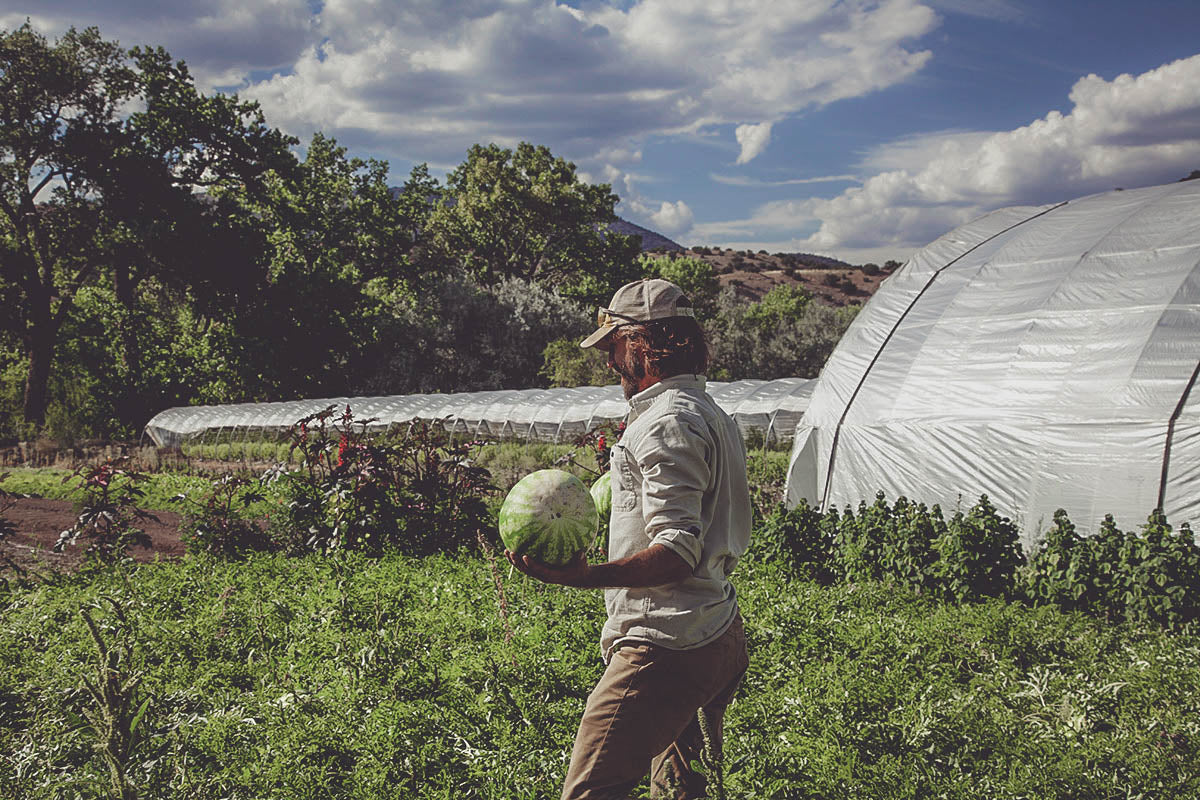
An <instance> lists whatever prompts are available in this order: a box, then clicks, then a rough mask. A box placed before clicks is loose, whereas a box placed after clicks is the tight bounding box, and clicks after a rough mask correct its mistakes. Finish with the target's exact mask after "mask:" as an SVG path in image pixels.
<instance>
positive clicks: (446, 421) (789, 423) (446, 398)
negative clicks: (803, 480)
mask: <svg viewBox="0 0 1200 800" xmlns="http://www.w3.org/2000/svg"><path fill="white" fill-rule="evenodd" d="M815 384H816V381H814V380H807V379H804V378H781V379H779V380H774V381H750V380H748V381H734V382H732V383H719V382H712V383H709V384H708V390H709V392H710V393H711V394H712V396H713V398H714V399H715V400H716V401H717V403H718V404H719V405H720V406H721V407H722V408H724V409H725V411H726V412H727V413H729V414H730V416H732V417H733V418H734V420H736V421H737V423H738V426H739V428H740V429H741V430H742V432H743V435H747V436H749V435H751V434H754V435H755V437H756V438H757V437H761V441H762V442H764V443H785V442H787V441H789V440H790V438H791V435H792V432H793V431H794V430H795V428H796V422H797V421H798V420H799V419H800V416H801V415H802V414H803V413H804V409H805V407H806V406H807V405H808V398H809V395H810V394H811V393H812V389H813V387H814V385H815ZM330 405H337V406H339V407H344V406H346V405H349V406H350V408H351V410H352V411H353V412H354V415H355V417H356V418H358V419H369V418H372V417H374V418H377V421H376V422H375V423H374V426H375V427H377V428H387V427H390V426H392V425H397V424H407V423H411V422H415V421H418V420H420V421H424V422H429V423H436V424H440V425H441V426H442V427H443V428H445V430H446V431H448V432H450V433H452V434H454V435H456V436H469V437H489V438H509V439H526V440H536V441H545V442H566V441H571V440H572V439H573V438H575V437H576V436H579V435H580V434H583V433H586V432H588V431H590V430H594V429H595V428H597V427H599V426H601V425H604V424H610V423H616V422H618V421H620V420H622V419H624V418H625V414H626V412H627V411H628V410H629V406H628V404H627V403H626V402H625V396H624V395H623V394H622V392H621V387H620V386H581V387H578V388H574V389H501V390H496V391H489V392H460V393H456V394H424V395H392V396H387V397H330V398H323V399H318V400H295V401H289V402H280V403H246V404H239V405H222V406H182V407H177V408H169V409H167V410H166V411H162V412H160V413H159V414H157V415H155V417H154V418H153V419H151V420H150V422H148V423H147V424H146V428H145V433H146V435H147V436H149V437H150V439H151V440H152V441H153V442H154V443H155V444H156V445H158V446H159V447H179V446H180V445H182V444H183V443H184V442H187V441H191V440H195V439H215V440H218V441H238V440H247V439H262V438H275V437H280V436H282V435H283V434H284V432H286V431H287V429H288V428H289V427H290V426H291V425H292V424H293V423H295V422H296V421H297V420H298V419H300V418H302V417H304V416H306V415H308V414H312V413H315V412H317V411H320V410H322V409H324V408H326V407H328V406H330Z"/></svg>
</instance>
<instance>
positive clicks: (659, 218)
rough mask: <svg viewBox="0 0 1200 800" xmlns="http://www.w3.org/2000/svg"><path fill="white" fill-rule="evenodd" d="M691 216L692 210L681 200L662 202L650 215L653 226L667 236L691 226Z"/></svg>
mask: <svg viewBox="0 0 1200 800" xmlns="http://www.w3.org/2000/svg"><path fill="white" fill-rule="evenodd" d="M693 218H694V217H693V215H692V210H691V209H690V208H688V204H687V203H685V202H683V201H682V200H680V201H678V202H675V203H666V202H664V203H663V204H662V205H661V206H659V209H658V211H655V212H654V213H652V214H651V215H650V221H651V222H652V223H653V224H654V227H655V228H656V229H657V230H659V231H661V232H663V233H664V234H666V235H667V236H675V235H676V234H679V233H683V232H684V231H686V230H688V229H689V228H691V227H692V220H693Z"/></svg>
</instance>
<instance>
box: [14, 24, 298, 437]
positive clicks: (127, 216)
mask: <svg viewBox="0 0 1200 800" xmlns="http://www.w3.org/2000/svg"><path fill="white" fill-rule="evenodd" d="M0 95H2V96H3V97H5V98H6V100H7V101H8V102H5V104H4V105H3V107H2V112H0V114H2V117H3V118H2V119H0V163H2V164H3V165H4V166H3V168H0V199H2V201H3V202H0V248H2V249H3V251H4V254H5V257H4V258H2V259H0V298H2V299H3V300H4V302H5V306H6V307H15V308H20V309H21V311H22V313H21V314H19V315H16V316H12V317H11V318H8V317H6V319H5V322H4V327H3V330H0V333H6V334H10V335H12V336H14V337H15V338H16V339H18V340H19V341H20V342H21V343H22V348H21V357H22V361H24V363H25V369H26V378H25V391H24V397H23V412H22V417H23V422H24V423H26V424H31V425H33V426H34V427H36V428H40V427H41V426H42V425H43V423H44V422H45V421H46V412H47V404H48V392H49V390H50V385H51V383H50V382H51V376H52V374H53V373H54V372H55V364H56V349H57V348H58V346H59V344H60V342H61V341H62V337H63V335H64V333H65V331H64V326H65V325H67V323H68V320H69V318H70V317H71V316H72V314H73V312H74V304H75V302H76V299H77V296H78V294H79V292H80V291H81V290H84V289H85V288H88V287H93V286H97V285H109V286H111V287H112V291H113V293H114V295H115V298H116V300H117V302H118V303H119V304H121V306H123V315H122V319H121V320H120V324H119V325H117V326H116V327H114V328H112V329H110V330H109V331H108V338H109V339H111V340H112V347H113V348H114V349H115V350H116V351H118V352H119V353H120V356H121V358H122V359H123V361H124V362H125V363H126V366H128V368H129V371H130V374H134V375H136V374H137V373H138V366H139V364H140V360H141V351H140V350H139V348H138V347H137V344H138V332H139V328H140V321H139V320H138V319H137V316H138V315H137V313H136V307H137V298H138V295H139V293H140V292H141V291H143V284H144V283H145V282H147V281H151V282H153V283H156V284H157V285H158V287H159V288H163V287H172V288H175V289H179V288H181V287H185V286H192V287H193V288H194V287H195V286H196V285H199V284H201V283H204V281H205V280H207V279H208V278H203V277H199V276H210V277H211V276H215V275H218V274H225V271H229V272H232V273H233V274H235V275H236V274H237V273H238V272H239V270H238V266H241V263H240V260H239V259H238V258H231V257H230V255H231V254H233V253H236V252H240V251H241V247H240V245H241V244H242V242H241V241H240V239H239V237H238V235H237V232H236V226H232V227H231V225H230V224H228V223H229V220H231V219H236V218H237V216H236V215H233V214H224V213H221V211H223V210H227V209H222V207H221V203H220V202H219V201H218V202H216V203H209V202H206V199H205V197H219V195H220V192H219V190H220V188H221V187H222V186H231V185H236V186H238V187H242V190H243V191H247V192H253V191H254V189H255V187H256V186H258V185H259V182H260V178H261V177H262V176H263V175H264V174H265V173H268V172H272V171H286V170H287V169H288V167H289V166H290V164H291V163H292V162H294V159H293V157H292V156H291V154H290V153H289V152H288V147H289V145H290V144H292V143H294V140H293V139H291V138H289V137H287V136H285V135H284V134H282V133H280V132H279V131H276V130H272V129H269V128H267V126H266V125H265V123H264V121H263V118H262V115H261V113H260V112H259V110H258V107H257V106H256V105H254V104H253V103H244V102H241V101H239V100H237V98H231V97H226V96H223V95H214V96H205V95H203V94H201V93H199V92H198V91H197V90H196V89H195V86H194V83H193V81H192V78H191V76H190V74H189V73H188V71H187V68H186V67H185V66H184V65H183V64H182V63H180V62H173V61H172V60H171V58H170V56H169V55H168V54H167V53H166V52H165V51H163V50H161V49H140V48H135V49H134V50H131V51H128V52H126V51H124V50H122V49H121V48H120V47H119V46H118V45H117V44H116V43H115V42H107V41H104V40H103V39H101V37H100V34H99V32H98V31H97V30H96V29H94V28H89V29H87V30H85V31H83V32H78V31H76V30H74V29H71V30H68V31H67V32H66V33H65V34H63V36H62V37H61V38H60V39H59V40H58V41H57V42H55V43H53V44H50V43H48V42H47V41H46V39H45V37H43V36H41V35H40V34H38V33H37V32H35V31H34V30H33V29H32V27H31V26H30V24H29V23H26V24H25V25H23V26H21V27H20V28H18V29H16V30H13V31H0ZM130 107H133V108H134V109H135V110H133V111H132V112H130V111H129V109H130ZM199 190H206V194H205V197H202V196H201V192H200V191H199ZM35 209H36V213H35ZM214 211H215V212H216V213H214ZM81 363H86V362H81ZM136 389H137V387H136V386H134V387H129V389H128V391H127V392H126V394H125V396H124V398H123V399H125V400H128V401H129V402H131V403H133V404H134V405H135V407H136V404H137V403H138V394H137V391H136ZM118 407H121V406H120V405H118ZM138 416H141V415H140V414H139V415H138Z"/></svg>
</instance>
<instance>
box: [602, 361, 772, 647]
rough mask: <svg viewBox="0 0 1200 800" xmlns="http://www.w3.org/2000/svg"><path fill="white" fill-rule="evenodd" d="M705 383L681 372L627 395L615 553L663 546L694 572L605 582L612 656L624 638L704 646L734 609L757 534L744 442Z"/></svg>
mask: <svg viewBox="0 0 1200 800" xmlns="http://www.w3.org/2000/svg"><path fill="white" fill-rule="evenodd" d="M704 387H705V379H704V377H703V376H699V375H690V374H689V375H676V376H673V377H671V378H666V379H664V380H662V381H659V382H658V383H656V384H654V385H653V386H651V387H649V388H648V389H646V390H644V391H642V392H639V393H638V394H636V395H634V396H633V397H632V398H630V401H629V405H630V411H629V416H628V418H627V427H626V429H625V434H624V436H623V437H622V438H621V441H620V442H618V443H617V444H616V445H614V446H613V448H612V461H611V466H610V468H611V470H612V473H613V477H612V492H613V494H612V516H611V517H610V520H609V540H608V557H609V560H610V561H615V560H617V559H620V558H624V557H626V556H630V555H633V554H634V553H637V552H640V551H642V550H645V549H646V548H647V547H650V546H651V545H654V544H661V545H663V546H665V547H667V548H669V549H670V550H672V551H673V552H675V553H676V554H677V555H679V556H680V557H681V558H682V559H683V560H684V561H686V562H687V563H688V565H690V566H691V567H692V574H691V575H690V576H688V577H687V578H685V579H683V580H681V581H678V582H676V583H670V584H666V585H663V586H654V587H650V588H643V589H608V590H606V591H605V593H604V601H605V607H606V609H607V611H608V621H607V622H606V623H605V625H604V629H603V631H602V632H601V637H600V648H601V652H602V653H603V655H604V659H605V661H607V660H608V659H609V657H610V656H611V654H612V651H613V648H614V647H616V646H617V645H618V644H619V643H620V642H622V641H623V640H626V639H636V640H643V641H649V642H652V643H654V644H657V645H661V646H663V647H667V648H670V649H674V650H689V649H692V648H695V647H701V646H703V645H705V644H708V643H709V642H711V641H713V640H714V639H716V638H717V637H719V636H720V635H721V634H722V633H724V632H725V630H726V628H728V627H729V625H730V623H731V622H732V621H733V618H734V616H735V615H736V614H737V596H736V593H735V591H734V588H733V584H732V583H730V581H729V576H730V574H731V573H732V572H733V568H734V566H735V565H736V564H737V562H738V559H739V558H740V557H741V555H742V554H743V553H744V552H745V551H746V547H747V545H748V544H749V541H750V522H751V512H750V490H749V487H748V485H747V481H746V448H745V445H744V444H743V442H742V437H741V434H740V433H739V431H738V428H737V425H736V423H734V421H733V420H732V419H731V418H730V417H729V415H728V414H726V413H725V412H724V411H723V410H721V408H720V407H719V406H718V405H717V404H716V402H715V401H714V400H713V399H712V397H710V396H709V395H708V393H707V392H706V391H705V389H704Z"/></svg>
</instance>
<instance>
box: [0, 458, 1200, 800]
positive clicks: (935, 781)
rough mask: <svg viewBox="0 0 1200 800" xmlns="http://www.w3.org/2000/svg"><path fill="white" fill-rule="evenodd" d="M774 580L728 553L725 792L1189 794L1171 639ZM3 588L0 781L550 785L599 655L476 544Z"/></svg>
mask: <svg viewBox="0 0 1200 800" xmlns="http://www.w3.org/2000/svg"><path fill="white" fill-rule="evenodd" d="M547 457H554V454H553V453H543V452H538V453H531V452H525V451H522V450H521V449H520V448H513V449H510V450H507V451H504V452H502V453H500V454H493V455H491V456H489V457H488V458H490V462H489V463H490V464H491V465H492V466H493V467H495V468H496V471H497V474H500V473H502V472H503V470H504V469H508V470H510V471H511V472H512V473H513V474H517V473H519V472H520V471H521V470H527V469H528V468H529V467H530V465H531V464H536V463H537V462H539V461H541V460H542V459H545V458H547ZM768 461H770V459H768ZM759 470H760V472H761V473H770V472H772V471H773V470H772V469H771V464H770V463H767V464H763V465H760V466H759ZM24 477H25V479H26V480H28V481H29V482H30V483H29V484H27V485H37V484H38V483H39V482H40V483H41V484H44V485H48V484H50V483H52V482H53V481H57V482H58V483H59V484H61V478H59V477H58V476H50V477H47V476H46V475H45V474H43V476H42V477H40V478H39V477H36V476H29V475H26V476H24ZM51 479H52V480H51ZM10 480H11V479H10ZM163 480H169V481H178V480H180V478H179V477H178V476H171V477H170V478H169V479H163ZM6 486H8V487H9V488H11V486H9V485H8V484H6ZM155 491H156V490H155ZM148 493H149V492H148ZM162 494H165V492H164V493H162ZM156 496H158V495H156ZM167 501H169V497H168V498H167ZM167 501H164V502H167ZM789 574H790V573H788V572H786V571H784V570H782V569H780V568H779V565H777V564H776V563H774V562H773V561H771V560H770V559H768V558H764V557H761V556H760V555H758V554H756V553H755V552H754V551H752V552H751V553H750V554H749V555H748V558H747V559H745V560H744V561H743V562H742V563H741V564H740V565H739V567H738V570H737V573H736V574H735V578H734V580H735V583H736V585H737V588H738V591H739V597H740V603H741V606H742V610H743V614H744V616H745V618H746V624H747V633H748V641H749V647H750V651H751V667H750V672H749V674H748V675H747V678H746V681H745V684H744V685H743V687H742V689H741V692H740V694H739V695H738V698H737V700H736V701H735V702H734V704H733V706H732V707H731V709H730V713H729V717H728V720H727V745H726V753H725V759H724V765H723V769H722V773H723V776H724V786H725V791H726V794H727V796H728V797H731V798H841V797H847V798H848V797H853V798H928V797H948V798H972V800H975V799H976V798H1133V797H1144V798H1151V797H1154V798H1188V797H1195V796H1197V795H1198V794H1200V637H1198V636H1196V635H1194V634H1193V633H1168V632H1164V631H1163V630H1160V629H1159V628H1157V627H1155V626H1151V625H1136V624H1131V623H1122V624H1112V623H1108V622H1105V621H1103V620H1100V619H1096V618H1094V617H1092V616H1088V615H1085V614H1083V613H1078V612H1071V613H1067V612H1063V611H1060V610H1058V609H1056V608H1054V607H1052V606H1043V607H1037V608H1030V607H1028V606H1027V605H1023V604H1020V603H1015V602H1005V601H1002V600H995V599H992V600H986V601H983V602H977V603H966V604H953V603H948V602H943V601H940V600H937V599H934V598H933V597H932V596H930V595H929V594H928V593H918V592H916V591H913V590H912V589H911V588H908V587H906V586H904V585H901V584H899V583H894V582H889V581H886V580H884V581H856V582H849V583H835V584H833V585H828V586H822V585H818V584H816V583H813V582H809V581H804V580H797V579H795V578H792V577H788V576H789ZM497 578H498V579H499V582H500V584H501V586H502V587H503V593H504V594H503V607H504V609H505V611H504V613H503V614H502V612H501V608H502V603H501V600H500V598H499V597H498V594H497V589H496V579H497ZM0 605H2V607H3V612H2V614H0V665H2V669H0V796H2V797H14V798H16V797H19V798H69V797H103V796H120V795H117V794H115V792H114V790H113V788H112V787H113V775H114V770H116V772H117V773H118V774H120V775H122V776H123V778H122V780H124V781H125V782H126V784H127V786H128V788H127V791H126V795H125V796H135V795H134V793H136V796H138V797H146V798H150V797H188V798H193V797H194V798H310V797H311V798H317V797H320V798H330V797H336V798H342V797H345V798H357V797H362V798H377V797H403V798H409V797H411V798H549V797H556V796H557V793H558V788H559V785H560V782H561V779H562V776H563V772H564V770H565V767H566V763H565V762H566V758H567V755H568V753H569V749H570V744H571V740H572V737H573V735H574V727H575V724H576V722H577V720H578V716H579V714H580V712H581V710H582V707H583V702H584V699H585V698H586V696H587V693H588V692H589V691H590V689H591V686H592V685H593V683H594V681H595V680H596V678H597V677H598V676H599V674H600V671H601V669H602V665H601V663H600V661H599V653H598V646H597V637H598V632H599V627H600V624H601V621H602V615H603V606H602V603H601V598H600V595H599V593H595V592H585V591H576V590H568V589H561V588H557V587H548V586H544V585H541V584H538V583H536V582H533V581H530V580H529V579H526V578H524V577H523V576H521V575H520V574H510V573H509V571H508V569H507V565H506V564H505V565H504V566H503V567H496V568H495V569H493V566H492V565H491V564H490V563H489V561H488V560H487V559H486V558H485V557H484V556H483V555H482V554H481V553H480V552H478V551H477V550H464V551H462V552H460V553H458V554H457V555H433V556H426V557H423V558H417V557H411V556H405V555H401V554H398V553H389V554H385V555H384V556H382V557H379V558H368V557H366V556H363V555H360V554H356V553H352V552H350V553H347V552H342V553H337V554H334V555H320V554H309V555H303V556H286V555H282V554H276V553H266V554H255V555H250V556H247V557H245V558H242V559H235V560H220V559H216V558H212V557H209V556H206V555H192V556H188V557H186V558H183V559H175V560H166V561H161V562H157V563H142V564H130V563H125V564H117V565H114V566H108V567H100V566H90V567H88V566H85V567H84V568H82V569H80V570H77V571H74V572H67V573H62V574H57V575H51V576H49V578H48V579H47V580H44V581H33V582H28V583H25V584H23V585H19V584H18V582H16V581H13V580H10V581H9V582H8V584H7V587H6V588H5V589H4V590H3V591H2V592H0ZM89 621H90V624H89ZM93 690H95V693H94V694H93Z"/></svg>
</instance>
